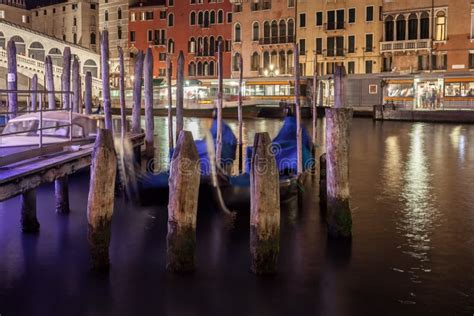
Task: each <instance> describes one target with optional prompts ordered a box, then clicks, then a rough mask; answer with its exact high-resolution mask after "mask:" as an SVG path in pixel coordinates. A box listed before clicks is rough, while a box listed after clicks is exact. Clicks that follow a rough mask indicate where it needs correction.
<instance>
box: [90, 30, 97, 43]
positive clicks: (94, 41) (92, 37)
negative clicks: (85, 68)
mask: <svg viewBox="0 0 474 316" xmlns="http://www.w3.org/2000/svg"><path fill="white" fill-rule="evenodd" d="M96 43H97V39H96V36H95V33H94V32H92V33H91V45H96Z"/></svg>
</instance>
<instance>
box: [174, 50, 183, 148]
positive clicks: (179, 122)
mask: <svg viewBox="0 0 474 316" xmlns="http://www.w3.org/2000/svg"><path fill="white" fill-rule="evenodd" d="M177 64H178V65H177V67H176V68H177V69H176V142H177V141H178V138H179V134H180V133H181V131H182V130H183V126H184V113H183V112H184V108H183V107H184V54H183V51H180V52H179V56H178V62H177Z"/></svg>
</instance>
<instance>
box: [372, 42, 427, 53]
mask: <svg viewBox="0 0 474 316" xmlns="http://www.w3.org/2000/svg"><path fill="white" fill-rule="evenodd" d="M430 46H431V40H430V39H419V40H409V41H394V42H381V43H380V52H382V53H390V52H405V51H418V50H428V49H429V48H430Z"/></svg>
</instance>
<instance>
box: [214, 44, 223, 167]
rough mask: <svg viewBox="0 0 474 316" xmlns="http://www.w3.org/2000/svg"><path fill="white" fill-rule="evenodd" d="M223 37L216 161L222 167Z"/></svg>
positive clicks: (219, 51)
mask: <svg viewBox="0 0 474 316" xmlns="http://www.w3.org/2000/svg"><path fill="white" fill-rule="evenodd" d="M222 45H223V44H222V39H219V41H218V43H217V136H216V162H217V167H218V168H220V167H221V161H222V105H223V98H224V90H223V89H224V88H223V86H224V84H223V80H224V78H223V76H224V65H223V58H222V49H223V47H222Z"/></svg>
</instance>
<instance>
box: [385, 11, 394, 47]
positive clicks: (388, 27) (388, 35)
mask: <svg viewBox="0 0 474 316" xmlns="http://www.w3.org/2000/svg"><path fill="white" fill-rule="evenodd" d="M393 24H394V22H393V17H392V16H391V15H389V16H387V17H386V18H385V41H386V42H391V41H393V32H394V30H395V28H394V25H393Z"/></svg>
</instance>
